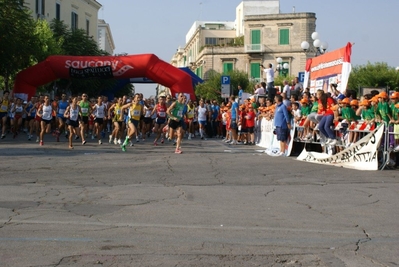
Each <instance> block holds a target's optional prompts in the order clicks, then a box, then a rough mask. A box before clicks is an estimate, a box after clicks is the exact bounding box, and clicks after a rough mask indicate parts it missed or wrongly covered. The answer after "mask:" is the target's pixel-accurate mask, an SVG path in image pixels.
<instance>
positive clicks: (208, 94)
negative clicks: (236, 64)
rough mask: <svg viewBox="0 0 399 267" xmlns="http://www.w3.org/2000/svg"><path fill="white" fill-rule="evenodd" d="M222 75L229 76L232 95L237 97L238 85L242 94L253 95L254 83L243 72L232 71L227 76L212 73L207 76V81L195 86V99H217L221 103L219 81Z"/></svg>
mask: <svg viewBox="0 0 399 267" xmlns="http://www.w3.org/2000/svg"><path fill="white" fill-rule="evenodd" d="M223 75H228V76H230V85H231V94H232V95H238V85H241V87H242V88H243V90H244V92H248V93H253V91H254V90H253V89H254V83H253V82H251V81H250V80H249V79H248V74H246V73H245V72H244V71H238V70H233V71H230V72H228V73H227V74H221V73H218V72H213V73H212V75H209V77H210V78H209V79H208V80H206V81H205V82H204V83H202V84H199V85H197V86H196V88H195V94H196V95H197V97H203V98H205V99H217V100H219V101H221V100H222V97H221V90H222V85H221V79H222V76H223Z"/></svg>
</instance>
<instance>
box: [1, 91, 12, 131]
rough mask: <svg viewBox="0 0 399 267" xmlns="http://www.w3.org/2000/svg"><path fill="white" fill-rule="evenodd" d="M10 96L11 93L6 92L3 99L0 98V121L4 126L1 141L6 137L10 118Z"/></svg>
mask: <svg viewBox="0 0 399 267" xmlns="http://www.w3.org/2000/svg"><path fill="white" fill-rule="evenodd" d="M9 95H10V92H9V91H4V92H3V97H2V98H0V119H1V124H2V132H1V133H2V135H1V139H4V138H5V137H6V129H7V117H8V110H9V108H10V102H9V99H8V97H9Z"/></svg>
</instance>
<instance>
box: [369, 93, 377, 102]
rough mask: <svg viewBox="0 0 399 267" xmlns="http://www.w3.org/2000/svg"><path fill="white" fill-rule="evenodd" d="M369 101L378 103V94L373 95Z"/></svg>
mask: <svg viewBox="0 0 399 267" xmlns="http://www.w3.org/2000/svg"><path fill="white" fill-rule="evenodd" d="M370 102H376V103H378V95H375V96H374V97H373V98H371V99H370Z"/></svg>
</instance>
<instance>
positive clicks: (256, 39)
mask: <svg viewBox="0 0 399 267" xmlns="http://www.w3.org/2000/svg"><path fill="white" fill-rule="evenodd" d="M260 48H261V47H260V30H251V50H260Z"/></svg>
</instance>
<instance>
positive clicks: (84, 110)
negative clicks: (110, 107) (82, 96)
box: [79, 102, 89, 117]
mask: <svg viewBox="0 0 399 267" xmlns="http://www.w3.org/2000/svg"><path fill="white" fill-rule="evenodd" d="M79 106H80V109H81V110H82V116H83V117H87V116H88V115H89V102H80V103H79Z"/></svg>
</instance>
